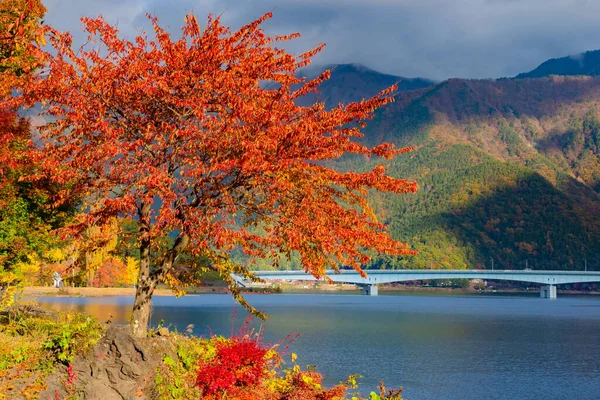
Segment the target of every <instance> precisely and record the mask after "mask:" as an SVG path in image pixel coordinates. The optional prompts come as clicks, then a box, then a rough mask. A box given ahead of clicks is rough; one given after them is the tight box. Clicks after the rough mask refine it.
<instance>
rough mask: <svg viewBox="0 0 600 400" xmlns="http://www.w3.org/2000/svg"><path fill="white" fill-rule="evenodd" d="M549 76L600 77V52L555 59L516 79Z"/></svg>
mask: <svg viewBox="0 0 600 400" xmlns="http://www.w3.org/2000/svg"><path fill="white" fill-rule="evenodd" d="M549 75H590V76H596V75H600V50H594V51H586V52H585V53H582V54H578V55H576V56H569V57H562V58H553V59H550V60H548V61H545V62H543V63H542V64H540V66H539V67H537V68H536V69H534V70H533V71H530V72H526V73H522V74H519V75H517V76H516V78H542V77H545V76H549Z"/></svg>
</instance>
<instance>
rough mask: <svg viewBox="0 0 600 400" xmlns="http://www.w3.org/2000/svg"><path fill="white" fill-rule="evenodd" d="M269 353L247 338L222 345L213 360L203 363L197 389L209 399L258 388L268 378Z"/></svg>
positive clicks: (218, 347)
mask: <svg viewBox="0 0 600 400" xmlns="http://www.w3.org/2000/svg"><path fill="white" fill-rule="evenodd" d="M266 353H267V349H264V348H262V347H261V346H260V343H258V342H256V341H254V340H252V339H250V338H248V337H246V338H237V337H234V338H232V339H230V340H229V341H227V342H221V343H219V344H218V345H217V354H216V357H215V358H214V359H213V360H211V361H209V362H206V361H201V364H200V369H199V371H198V377H197V379H196V385H197V386H198V387H200V388H201V389H202V392H203V393H204V394H205V395H208V396H212V395H215V394H217V393H223V392H228V393H229V394H232V393H235V392H237V391H239V389H241V388H244V387H248V386H254V385H258V384H259V383H260V382H261V380H262V379H263V378H264V377H265V375H266V360H265V354H266Z"/></svg>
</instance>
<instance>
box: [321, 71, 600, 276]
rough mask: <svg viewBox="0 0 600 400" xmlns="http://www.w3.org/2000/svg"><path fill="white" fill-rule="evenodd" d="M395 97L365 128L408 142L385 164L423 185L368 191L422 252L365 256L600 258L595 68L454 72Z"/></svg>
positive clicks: (374, 135) (476, 263) (553, 261)
mask: <svg viewBox="0 0 600 400" xmlns="http://www.w3.org/2000/svg"><path fill="white" fill-rule="evenodd" d="M332 100H335V99H332ZM396 100H397V101H396V102H395V103H392V104H390V105H388V106H386V107H385V108H384V109H382V110H381V111H380V112H378V114H377V116H376V118H375V119H374V120H373V121H371V123H370V124H369V125H368V127H367V128H366V130H365V134H366V136H365V138H364V140H366V141H368V142H370V143H371V144H376V143H380V142H382V141H392V142H395V143H397V144H399V145H412V146H415V147H416V150H415V151H414V152H413V153H410V154H408V155H405V156H401V157H398V158H397V159H395V160H392V161H390V162H387V165H388V167H389V168H390V170H391V171H392V172H393V174H394V175H397V176H399V177H405V178H410V179H414V180H417V181H418V182H419V185H420V190H419V192H418V193H417V194H415V195H406V196H381V195H377V196H374V197H373V198H372V200H373V203H374V205H375V207H376V210H377V213H378V214H379V215H380V217H381V218H383V220H384V221H385V222H386V223H388V224H389V226H390V229H391V231H392V233H393V235H394V236H395V237H396V238H398V239H402V240H406V241H408V242H410V243H412V244H413V245H414V247H415V248H417V249H419V250H420V251H421V253H420V254H419V255H418V256H416V257H413V258H407V259H385V258H381V257H376V258H375V259H374V262H373V265H372V266H373V267H380V268H398V267H408V268H475V267H487V268H489V267H491V258H493V259H494V261H495V265H496V268H525V266H526V265H529V266H530V267H532V268H536V269H583V267H584V259H585V260H587V263H588V267H590V268H597V269H600V253H599V251H598V249H599V248H600V157H599V154H600V152H599V150H600V120H599V118H598V113H599V112H600V78H592V77H549V78H541V79H523V80H515V79H513V80H499V81H491V80H459V79H452V80H449V81H445V82H442V83H440V84H437V85H435V86H432V87H429V88H425V89H421V90H417V91H412V92H406V93H399V94H398V95H397V97H396ZM374 162H380V160H365V159H362V158H360V159H359V158H353V159H344V160H341V161H340V162H339V167H340V168H343V169H347V168H352V169H363V168H366V167H368V166H369V165H372V163H374Z"/></svg>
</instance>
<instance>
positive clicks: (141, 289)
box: [130, 202, 157, 338]
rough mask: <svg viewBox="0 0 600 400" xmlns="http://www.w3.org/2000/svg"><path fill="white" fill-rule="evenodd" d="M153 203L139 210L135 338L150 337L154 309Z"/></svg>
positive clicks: (132, 323)
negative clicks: (151, 261)
mask: <svg viewBox="0 0 600 400" xmlns="http://www.w3.org/2000/svg"><path fill="white" fill-rule="evenodd" d="M151 207H152V203H149V202H148V203H142V205H141V206H140V208H139V209H138V216H139V224H140V230H139V237H140V272H139V275H138V280H137V287H136V290H135V301H134V303H133V312H132V313H131V321H130V326H131V332H132V333H133V336H135V337H138V338H144V337H146V336H147V335H148V323H149V322H150V311H151V307H152V293H153V292H154V289H155V288H156V284H157V283H156V282H153V279H152V276H151V275H150V235H149V233H150V211H151Z"/></svg>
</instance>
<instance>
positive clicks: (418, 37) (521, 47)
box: [44, 0, 600, 80]
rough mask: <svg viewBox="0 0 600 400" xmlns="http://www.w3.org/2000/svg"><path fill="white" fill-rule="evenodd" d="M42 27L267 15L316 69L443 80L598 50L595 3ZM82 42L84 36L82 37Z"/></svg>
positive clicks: (121, 0) (197, 0) (484, 4)
mask: <svg viewBox="0 0 600 400" xmlns="http://www.w3.org/2000/svg"><path fill="white" fill-rule="evenodd" d="M44 3H45V4H46V7H47V8H48V13H47V15H46V22H47V23H48V24H50V25H52V26H53V27H55V28H57V29H59V30H62V31H65V30H67V31H71V32H72V33H73V34H74V36H76V37H77V35H78V33H79V32H80V22H79V18H80V17H82V16H97V15H98V14H102V15H103V16H104V17H105V18H106V19H107V20H108V21H109V22H111V23H114V24H118V26H119V29H120V30H121V31H122V32H123V34H124V35H127V36H129V37H133V36H134V35H135V33H136V31H138V30H140V29H146V28H147V26H148V25H147V19H146V17H145V14H146V13H147V12H149V13H152V14H154V15H156V16H158V17H159V18H160V20H161V22H162V23H163V24H165V25H169V26H171V27H173V29H172V30H173V31H176V30H177V29H178V27H179V26H180V25H181V24H182V22H183V17H184V15H185V14H186V13H188V12H190V11H193V12H194V14H195V15H196V16H197V17H198V19H199V20H200V21H202V20H204V19H205V18H206V16H207V15H208V13H213V14H219V15H222V20H223V22H224V23H225V24H227V25H229V26H231V27H234V28H235V27H239V26H241V25H243V24H245V23H247V22H250V21H251V20H253V19H255V18H257V17H259V16H260V15H262V14H264V13H265V12H268V11H272V12H273V13H274V18H273V19H272V20H270V21H268V22H267V23H266V24H265V25H264V26H265V29H266V30H267V31H268V32H269V33H271V34H284V33H291V32H300V33H301V34H302V38H300V39H297V40H295V41H294V42H293V43H290V45H289V46H288V49H289V50H290V51H292V52H300V51H304V50H308V49H309V48H311V47H313V46H315V45H316V44H318V43H320V42H324V43H326V44H327V47H326V49H325V50H324V51H323V52H322V53H321V54H320V55H319V56H318V57H317V58H316V59H315V63H318V64H329V63H361V64H364V65H366V66H368V67H371V68H373V69H376V70H378V71H381V72H385V73H390V74H394V75H400V76H406V77H425V78H431V79H437V80H442V79H446V78H450V77H460V78H498V77H505V76H514V75H516V74H517V73H519V72H525V71H528V70H531V69H533V68H535V67H536V66H537V65H538V64H540V63H541V62H543V61H545V60H546V59H548V58H553V57H562V56H566V55H574V54H578V53H580V52H582V51H585V50H594V49H600V1H599V0H170V1H169V0H45V1H44ZM80 37H81V34H80Z"/></svg>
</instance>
